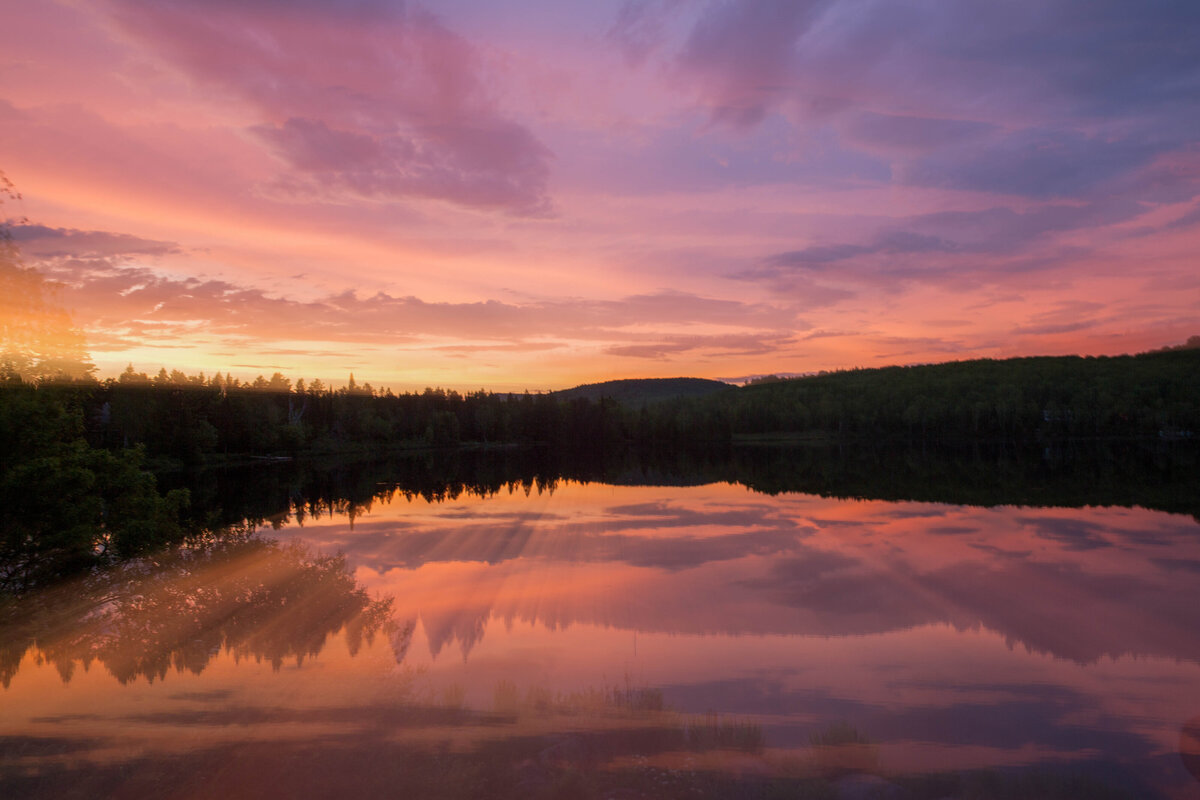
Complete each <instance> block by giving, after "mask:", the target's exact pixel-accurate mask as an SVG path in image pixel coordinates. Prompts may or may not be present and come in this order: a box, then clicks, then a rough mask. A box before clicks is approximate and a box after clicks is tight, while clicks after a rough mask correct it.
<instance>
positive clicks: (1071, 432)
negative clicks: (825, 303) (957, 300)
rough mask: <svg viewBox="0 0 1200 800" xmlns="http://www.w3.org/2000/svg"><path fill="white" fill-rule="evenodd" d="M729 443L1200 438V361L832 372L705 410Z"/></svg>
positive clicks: (720, 399) (1185, 357)
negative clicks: (762, 438) (722, 420)
mask: <svg viewBox="0 0 1200 800" xmlns="http://www.w3.org/2000/svg"><path fill="white" fill-rule="evenodd" d="M706 402H708V403H712V404H717V405H719V407H720V411H721V413H722V414H723V415H725V416H727V418H728V422H729V426H730V429H731V430H732V432H733V433H734V434H735V435H764V434H774V433H804V434H811V433H822V434H833V435H839V436H856V437H878V436H885V437H893V438H906V439H937V438H1005V439H1030V438H1044V437H1095V436H1158V437H1161V438H1168V439H1177V438H1195V437H1196V436H1197V434H1200V351H1198V350H1195V349H1187V350H1170V351H1165V352H1164V351H1160V352H1154V353H1143V354H1140V355H1136V356H1115V357H1087V358H1083V357H1079V356H1053V357H1051V356H1046V357H1032V358H1013V359H1007V360H1003V361H996V360H991V359H982V360H976V361H960V362H952V363H947V364H932V365H927V366H916V367H884V368H881V369H861V370H850V371H846V372H836V373H830V374H826V375H819V376H813V377H806V378H795V379H791V380H783V381H777V382H771V383H762V384H756V385H752V386H746V387H742V388H740V389H737V390H734V391H733V392H730V393H729V394H727V395H719V396H715V397H713V398H710V399H709V400H708V401H706Z"/></svg>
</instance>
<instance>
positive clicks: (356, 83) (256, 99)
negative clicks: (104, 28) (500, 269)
mask: <svg viewBox="0 0 1200 800" xmlns="http://www.w3.org/2000/svg"><path fill="white" fill-rule="evenodd" d="M111 7H112V8H113V9H114V12H115V16H116V18H117V19H118V20H119V21H120V23H121V25H122V26H123V27H124V28H125V29H126V30H128V31H130V32H131V33H132V34H133V35H135V36H137V37H138V38H139V39H141V40H143V41H144V42H146V43H147V44H149V45H150V46H151V47H153V48H155V49H157V50H158V51H160V52H161V53H163V54H164V55H165V56H166V57H167V58H168V59H170V60H171V61H173V62H174V63H176V64H178V65H179V66H181V67H182V68H183V69H184V70H186V71H187V72H188V73H189V74H191V75H193V76H195V77H196V78H198V79H199V80H201V81H204V82H207V83H210V84H212V85H214V86H216V87H218V88H220V89H221V90H224V91H227V92H230V93H232V94H234V95H236V96H238V97H240V98H243V99H245V100H247V101H249V102H250V103H251V104H253V105H254V106H255V107H257V108H258V110H259V112H260V113H261V114H262V116H263V121H262V123H261V124H259V125H256V126H254V127H253V128H252V130H253V131H254V132H255V133H256V134H257V135H258V136H259V137H260V138H261V139H262V140H263V141H264V142H266V143H268V144H269V145H270V146H271V147H272V149H274V151H275V152H276V154H277V155H279V156H280V157H281V158H282V159H283V160H284V161H285V162H287V163H288V165H289V166H290V167H291V169H292V170H293V172H292V173H291V174H290V175H289V176H288V177H287V178H286V179H285V180H283V181H281V182H280V184H279V185H281V186H283V187H285V188H288V189H290V190H291V191H293V192H294V193H297V194H302V193H310V192H325V193H327V192H330V191H335V192H349V193H352V194H358V195H365V196H378V197H383V198H401V197H420V198H430V199H439V200H446V201H449V202H451V203H455V204H459V205H465V206H475V207H481V208H495V209H502V210H505V211H508V212H511V213H514V214H544V213H547V212H548V210H549V198H548V195H547V189H546V181H547V178H548V175H549V163H550V158H551V155H550V152H549V151H548V150H547V149H546V148H545V147H544V146H543V145H542V144H540V143H539V142H538V140H537V139H536V138H535V137H534V135H533V134H532V133H530V132H529V130H528V129H526V128H525V127H523V126H521V125H520V124H518V123H515V122H513V121H512V120H510V119H507V118H506V117H505V116H504V115H503V114H502V112H501V111H500V110H499V109H498V108H497V106H496V103H495V102H494V101H493V100H492V99H491V98H490V97H489V95H488V92H487V89H486V87H485V85H484V81H483V80H482V74H481V69H482V68H481V64H480V60H479V57H478V55H477V54H476V51H475V48H474V47H473V46H472V45H471V44H470V43H469V42H467V41H466V40H465V39H463V38H462V37H460V36H458V35H456V34H455V33H453V32H452V31H450V30H449V29H448V28H446V27H445V26H444V25H443V24H442V23H441V22H440V21H439V20H438V19H437V18H436V17H435V16H434V15H432V14H431V13H429V12H428V11H425V10H423V9H421V8H419V7H418V6H416V5H408V6H406V5H390V4H360V5H356V6H354V7H352V8H350V9H348V10H347V9H344V8H342V7H341V6H339V5H329V6H325V5H323V4H317V3H310V4H303V5H300V6H295V5H292V4H286V5H281V4H274V3H259V4H240V3H225V2H217V3H208V2H190V1H187V0H176V2H162V3H160V2H149V3H147V2H139V1H138V0H113V3H112V4H111Z"/></svg>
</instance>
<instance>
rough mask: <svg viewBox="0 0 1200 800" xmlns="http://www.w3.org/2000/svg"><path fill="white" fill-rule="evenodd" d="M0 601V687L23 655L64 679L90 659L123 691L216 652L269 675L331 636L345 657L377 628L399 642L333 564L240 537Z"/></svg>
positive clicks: (380, 612) (194, 666)
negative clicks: (341, 638) (268, 669)
mask: <svg viewBox="0 0 1200 800" xmlns="http://www.w3.org/2000/svg"><path fill="white" fill-rule="evenodd" d="M0 603H2V605H0V682H2V683H3V685H4V686H5V687H7V686H8V685H9V683H10V682H11V681H12V679H13V677H14V676H15V675H16V672H17V670H18V669H19V667H20V664H21V662H22V660H23V659H24V657H25V655H26V653H27V652H28V651H29V649H30V648H33V649H34V650H35V651H36V654H37V657H38V659H39V660H44V661H47V662H49V663H52V664H54V666H55V667H56V668H57V670H58V672H59V674H60V675H61V676H62V678H63V680H64V681H69V680H70V679H71V676H72V674H73V673H74V671H75V669H76V667H77V666H79V665H82V666H84V667H85V668H87V667H88V666H89V665H90V664H91V663H92V662H93V661H98V662H99V663H101V664H103V665H104V667H105V668H106V669H107V670H108V671H109V672H110V673H111V674H112V675H113V676H114V677H115V678H116V679H117V680H119V681H120V682H121V683H128V682H130V681H134V680H137V679H138V678H145V679H146V680H149V681H153V680H155V679H156V678H158V679H162V678H164V677H165V676H166V675H167V673H168V672H169V671H170V670H171V669H175V670H178V671H184V670H187V671H190V672H192V673H196V674H199V673H200V672H201V671H203V670H204V668H205V667H206V666H207V665H208V663H209V661H210V660H211V659H212V658H213V657H214V656H215V655H217V654H218V653H220V652H222V651H225V652H228V653H230V654H231V655H233V656H234V658H237V659H242V658H253V659H255V660H258V661H267V662H270V663H271V664H272V665H273V666H274V668H275V669H279V668H280V667H281V666H282V665H283V664H284V662H286V661H289V660H295V662H296V663H297V664H301V663H303V661H304V660H305V659H306V658H311V657H314V656H316V655H317V654H319V653H320V652H321V650H322V648H323V647H324V646H325V643H326V641H327V640H328V639H329V638H330V637H331V636H334V635H336V634H338V633H339V632H342V631H343V630H344V632H345V637H346V641H347V643H348V645H349V648H350V651H351V654H354V653H356V652H357V651H358V649H359V648H360V647H361V646H362V643H363V642H364V641H366V642H367V643H370V641H371V640H372V639H373V637H374V636H375V635H376V634H377V633H379V632H380V631H383V632H385V633H387V634H388V635H389V637H390V638H392V640H393V641H394V642H395V643H396V646H397V647H406V646H407V645H406V640H407V637H409V636H411V628H409V629H407V630H401V629H399V626H398V625H397V623H395V622H394V621H393V620H392V619H391V608H392V600H391V598H382V599H372V598H371V597H370V596H369V595H368V593H367V592H366V590H365V589H363V588H361V587H360V586H359V585H358V584H357V583H356V581H355V579H354V575H353V572H352V571H351V570H350V569H349V568H348V567H347V564H346V559H345V557H344V556H342V555H319V554H317V555H315V554H313V553H312V552H310V551H309V550H308V549H307V548H306V547H305V546H304V545H303V544H300V543H297V542H292V543H286V544H281V543H279V542H276V541H272V540H268V539H260V538H257V537H256V536H254V535H253V531H252V530H251V529H248V528H245V529H242V530H241V531H238V532H233V533H230V534H227V535H224V536H222V537H219V538H215V539H213V540H212V541H209V542H206V543H203V544H200V545H197V546H193V547H186V548H179V549H176V550H173V551H167V552H163V553H160V554H158V555H157V556H155V557H154V558H144V559H137V560H135V561H131V562H128V563H125V564H123V565H121V566H120V567H117V568H113V569H110V570H107V571H103V572H99V573H96V574H93V575H90V576H88V577H86V578H82V579H79V580H77V581H72V582H69V583H67V584H65V585H60V586H57V587H54V588H52V589H50V590H47V591H42V592H38V593H31V594H29V595H25V596H21V597H16V598H7V599H5V600H2V601H0Z"/></svg>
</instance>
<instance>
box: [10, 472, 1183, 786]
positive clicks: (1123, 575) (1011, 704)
mask: <svg viewBox="0 0 1200 800" xmlns="http://www.w3.org/2000/svg"><path fill="white" fill-rule="evenodd" d="M374 495H375V496H374V499H372V500H371V501H370V502H369V503H364V504H360V505H348V504H338V503H328V504H326V505H325V506H324V507H323V508H322V507H321V506H320V504H312V503H309V504H302V503H299V502H296V503H292V504H291V507H290V508H289V509H288V511H286V512H284V513H277V514H276V515H275V516H274V518H273V520H272V522H273V524H274V527H273V528H272V527H267V528H265V529H262V530H259V531H257V532H253V533H251V532H247V533H246V534H245V535H244V536H242V537H233V538H231V539H230V540H227V541H223V542H221V543H215V544H213V545H211V546H210V547H208V548H201V549H197V550H193V551H189V552H185V553H183V554H179V555H175V556H164V557H163V558H161V559H158V560H157V561H156V562H153V563H150V562H148V563H142V564H136V565H131V566H130V567H128V568H125V569H123V570H121V571H119V572H117V573H113V574H109V575H105V576H95V577H92V578H89V579H88V580H86V581H82V582H74V583H72V584H70V585H68V586H65V587H56V588H55V589H53V590H50V591H46V592H43V593H41V594H38V595H35V596H32V597H27V598H23V599H22V600H21V601H20V605H19V606H18V607H17V608H16V610H15V611H14V610H12V609H10V610H9V612H8V616H7V617H5V620H6V621H5V622H4V623H3V625H2V626H0V635H2V637H3V638H2V639H0V677H2V678H3V690H2V691H0V795H2V796H5V797H25V796H31V797H63V796H68V797H70V796H77V797H89V798H92V797H102V796H110V797H148V796H155V797H242V796H248V797H257V796H289V797H327V796H334V795H344V796H353V795H359V796H370V797H374V796H398V797H489V796H495V797H614V798H617V797H621V798H624V797H639V796H651V797H654V796H662V797H696V796H730V797H760V796H761V797H793V796H794V797H839V796H843V797H850V796H878V797H911V798H946V797H954V798H984V797H1108V796H1112V797H1167V798H1191V797H1200V782H1198V779H1197V778H1196V777H1193V774H1200V766H1198V762H1200V524H1198V523H1197V521H1196V519H1195V518H1193V517H1192V516H1189V515H1186V514H1172V513H1166V512H1164V511H1151V510H1146V509H1144V508H1139V507H1129V508H1124V507H1084V508H1053V507H1046V508H1039V507H1032V506H996V507H990V508H984V507H976V506H967V505H950V504H944V503H932V502H885V501H867V500H840V499H831V498H825V497H820V496H815V495H810V494H803V493H783V494H778V495H774V496H771V495H766V494H760V493H756V492H754V491H752V490H750V489H748V488H745V487H744V486H741V485H732V484H728V483H710V484H703V485H696V486H636V485H612V484H606V483H595V482H592V483H580V482H575V481H570V480H567V481H561V482H558V483H557V484H556V485H555V486H554V488H553V490H550V489H549V488H543V489H541V490H539V489H538V488H537V486H536V484H535V485H533V486H522V485H519V484H518V485H516V486H511V485H510V486H508V487H505V488H503V489H501V491H499V492H497V493H494V494H492V493H488V492H486V491H485V492H484V495H485V496H477V495H472V494H467V493H463V494H459V495H458V496H457V497H456V498H446V499H444V500H442V501H437V500H432V501H431V500H427V499H425V498H422V497H421V496H419V495H416V496H412V495H406V494H405V492H404V491H402V490H400V489H394V490H392V489H389V487H388V486H386V485H383V486H380V487H379V488H378V489H377V490H376V491H375V492H374ZM301 509H302V510H301ZM314 512H315V514H314ZM337 554H342V555H341V557H339V556H338V555H337ZM1189 770H1190V771H1189ZM855 792H860V793H861V792H867V794H855ZM870 792H874V793H875V794H870Z"/></svg>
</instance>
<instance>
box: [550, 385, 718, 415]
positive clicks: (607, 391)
mask: <svg viewBox="0 0 1200 800" xmlns="http://www.w3.org/2000/svg"><path fill="white" fill-rule="evenodd" d="M732 388H733V387H732V386H731V385H730V384H728V383H722V382H721V381H711V380H708V379H706V378H631V379H626V380H616V381H604V382H603V383H587V384H584V385H582V386H576V387H575V388H573V389H563V390H562V391H559V392H554V393H553V394H554V395H555V396H556V397H560V398H562V399H564V400H574V399H575V398H578V397H582V398H584V399H587V400H599V399H600V398H602V397H610V398H612V399H613V400H616V401H617V402H618V403H620V404H621V405H623V406H631V407H634V408H636V407H638V406H642V405H645V404H647V403H656V402H659V401H661V400H674V399H677V398H685V397H707V396H708V395H711V394H713V393H715V392H722V391H725V390H728V389H732Z"/></svg>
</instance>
